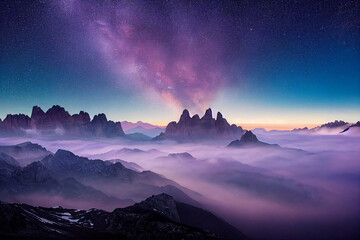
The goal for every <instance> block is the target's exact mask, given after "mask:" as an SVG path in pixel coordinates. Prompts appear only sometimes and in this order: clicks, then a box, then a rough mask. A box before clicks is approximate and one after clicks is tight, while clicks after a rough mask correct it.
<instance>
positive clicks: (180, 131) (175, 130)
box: [155, 108, 244, 141]
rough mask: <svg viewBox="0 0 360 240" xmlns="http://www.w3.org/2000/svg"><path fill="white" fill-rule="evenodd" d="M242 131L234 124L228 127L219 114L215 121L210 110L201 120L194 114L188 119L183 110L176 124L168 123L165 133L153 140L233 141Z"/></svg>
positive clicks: (187, 112)
mask: <svg viewBox="0 0 360 240" xmlns="http://www.w3.org/2000/svg"><path fill="white" fill-rule="evenodd" d="M243 133H244V130H243V129H242V128H241V127H238V126H236V125H235V124H232V125H230V124H229V123H228V122H227V121H226V119H225V118H223V116H222V114H221V113H220V112H218V113H217V116H216V119H215V118H213V117H212V110H211V109H210V108H209V109H207V110H206V112H205V114H204V116H203V117H202V118H200V117H199V115H197V114H195V115H194V116H192V117H190V114H189V111H188V110H186V109H185V110H184V111H183V113H182V115H181V117H180V119H179V121H178V122H170V123H169V124H168V125H167V127H166V129H165V133H163V134H160V135H159V136H158V137H156V138H155V140H165V139H171V140H179V141H188V140H199V139H201V140H209V139H211V140H214V139H234V138H237V137H240V136H242V134H243Z"/></svg>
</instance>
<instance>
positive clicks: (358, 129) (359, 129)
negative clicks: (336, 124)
mask: <svg viewBox="0 0 360 240" xmlns="http://www.w3.org/2000/svg"><path fill="white" fill-rule="evenodd" d="M340 133H346V134H350V135H360V121H358V122H357V123H355V124H352V125H350V126H349V127H347V128H345V129H344V130H343V131H341V132H340Z"/></svg>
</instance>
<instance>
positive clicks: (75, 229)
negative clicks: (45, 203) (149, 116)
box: [0, 194, 245, 240]
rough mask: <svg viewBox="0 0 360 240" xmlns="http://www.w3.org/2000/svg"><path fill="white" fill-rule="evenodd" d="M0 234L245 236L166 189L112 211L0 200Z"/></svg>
mask: <svg viewBox="0 0 360 240" xmlns="http://www.w3.org/2000/svg"><path fill="white" fill-rule="evenodd" d="M190 216H192V218H191V217H190ZM209 231H210V232H209ZM212 231H214V232H212ZM0 236H1V238H2V239H59V240H60V239H220V237H222V238H223V237H224V236H225V237H226V236H230V238H229V239H245V236H244V235H243V234H242V233H241V232H240V231H239V230H237V229H236V228H234V227H232V226H231V225H230V224H228V223H226V222H225V221H223V220H221V219H219V218H217V217H216V216H215V215H213V214H211V213H210V212H207V211H205V210H203V209H199V208H196V207H193V206H191V205H187V204H183V203H179V202H176V201H175V200H174V199H173V198H172V197H171V196H169V195H166V194H160V195H156V196H152V197H150V198H148V199H146V200H145V201H142V202H140V203H138V204H135V205H134V206H131V207H127V208H117V209H115V210H114V211H112V212H106V211H102V210H97V209H91V210H88V211H85V210H75V209H64V208H62V207H54V208H44V207H33V206H30V205H26V204H10V203H5V202H0Z"/></svg>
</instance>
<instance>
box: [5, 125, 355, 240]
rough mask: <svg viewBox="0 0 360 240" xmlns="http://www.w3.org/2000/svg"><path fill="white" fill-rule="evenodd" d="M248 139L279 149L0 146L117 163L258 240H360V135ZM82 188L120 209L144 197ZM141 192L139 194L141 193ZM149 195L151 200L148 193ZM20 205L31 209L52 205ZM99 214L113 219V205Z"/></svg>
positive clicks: (52, 142)
mask: <svg viewBox="0 0 360 240" xmlns="http://www.w3.org/2000/svg"><path fill="white" fill-rule="evenodd" d="M252 132H253V133H254V134H256V136H257V138H258V139H259V140H260V141H263V142H266V143H270V144H277V145H269V146H256V145H255V146H245V147H241V148H230V147H227V145H228V144H229V141H227V140H211V139H207V140H206V141H193V142H180V143H179V142H175V141H171V140H164V141H132V140H127V139H122V138H116V139H115V138H107V139H104V138H98V139H97V138H87V139H86V138H83V139H73V140H71V139H60V140H59V139H56V138H50V137H49V138H46V137H37V138H34V137H31V138H29V137H2V138H0V145H1V146H5V145H16V144H19V143H23V142H26V141H30V142H32V143H37V144H39V145H41V146H43V147H45V148H46V149H47V150H48V151H50V152H52V153H55V152H57V151H58V149H64V150H68V151H71V152H72V153H74V154H76V155H78V156H83V157H87V158H89V159H101V160H106V161H111V162H112V163H115V162H120V163H122V164H123V165H124V166H125V167H127V168H129V169H133V170H134V171H136V172H142V171H144V170H151V171H152V172H155V173H158V174H160V175H161V176H162V177H164V178H166V179H169V181H175V182H176V184H179V185H180V186H181V190H182V191H183V192H185V193H186V194H187V196H189V197H190V198H191V199H192V200H194V203H196V204H198V206H201V207H202V208H204V209H207V210H209V211H211V212H213V213H215V214H216V215H217V216H219V217H220V218H222V219H224V220H226V221H227V222H229V223H231V224H232V225H234V226H235V227H237V228H239V229H241V231H243V232H244V233H245V234H246V235H248V236H250V237H252V238H255V239H281V238H286V239H289V238H291V239H304V238H307V239H338V238H339V237H340V236H341V237H342V238H343V237H345V238H346V237H349V238H351V237H353V236H356V235H358V234H359V230H358V227H359V221H360V206H359V204H358V203H359V202H360V187H359V184H360V148H359V146H360V137H359V136H358V135H339V134H337V135H330V134H327V135H325V134H318V133H314V132H307V131H265V130H263V129H255V130H253V131H252ZM26 164H28V163H26ZM26 164H24V165H26ZM20 165H21V162H20ZM83 183H85V184H86V185H89V186H91V187H93V188H94V189H97V190H100V191H102V192H104V193H105V194H106V195H107V196H109V197H114V198H117V199H128V200H129V203H127V202H126V201H125V202H123V206H126V205H131V203H132V201H133V202H139V201H141V200H142V199H143V198H144V196H145V197H146V195H147V193H146V192H143V193H142V194H138V193H137V192H136V191H135V190H134V187H132V188H131V190H130V189H127V187H126V186H125V185H121V184H117V183H116V182H113V183H112V184H109V183H107V184H102V183H101V182H92V181H91V179H90V180H84V182H83ZM138 191H143V189H142V188H141V187H140V185H139V189H138ZM148 194H149V196H151V191H149V193H148ZM24 199H25V201H30V202H29V203H30V204H32V205H35V206H36V205H49V204H53V203H54V202H56V201H48V199H46V201H41V200H40V199H41V198H40V197H39V198H33V199H26V198H24ZM34 199H36V200H34ZM36 201H38V202H36ZM61 201H63V203H64V204H65V203H66V201H64V199H62V200H61ZM67 204H68V205H67V207H73V208H81V207H82V208H83V209H84V208H90V207H91V206H90V205H86V204H83V205H82V204H80V203H79V204H77V205H76V204H75V203H73V205H72V202H71V201H69V202H68V203H67ZM97 206H98V207H101V208H103V209H105V210H109V211H111V210H113V209H114V208H115V207H116V204H105V205H97ZM48 207H51V206H48ZM260 229H261V231H259V230H260Z"/></svg>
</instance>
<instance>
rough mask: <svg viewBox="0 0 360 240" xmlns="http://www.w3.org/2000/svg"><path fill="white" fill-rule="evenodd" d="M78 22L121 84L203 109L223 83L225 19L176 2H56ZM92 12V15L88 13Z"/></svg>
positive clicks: (180, 104)
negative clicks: (82, 25) (153, 92)
mask: <svg viewBox="0 0 360 240" xmlns="http://www.w3.org/2000/svg"><path fill="white" fill-rule="evenodd" d="M60 7H62V10H64V11H65V13H66V14H65V16H67V17H69V16H72V17H74V18H77V19H79V20H80V21H82V22H83V23H84V25H85V26H86V27H87V28H88V33H89V36H90V37H91V38H92V39H93V40H94V44H95V45H96V46H97V48H98V50H99V51H100V52H101V54H102V57H103V58H104V61H105V62H106V64H107V65H108V66H109V67H110V68H111V69H112V71H114V73H116V74H118V75H119V78H118V79H119V81H122V83H123V84H124V83H125V84H126V85H129V86H135V87H141V88H143V89H147V90H151V91H155V92H157V93H158V94H159V95H160V96H161V97H162V98H163V99H164V100H166V101H170V103H175V104H177V105H179V106H182V107H190V108H197V109H203V108H205V107H206V106H208V104H209V102H210V101H211V100H212V99H213V98H214V97H215V95H216V92H217V91H218V90H219V89H220V88H221V86H223V85H224V83H225V82H226V80H227V79H226V77H225V75H224V66H223V57H224V51H225V48H224V42H225V41H226V38H225V36H224V34H223V33H224V31H222V29H224V28H225V27H226V26H225V20H226V19H225V18H224V17H219V16H217V15H216V14H215V13H210V14H206V15H204V14H200V12H199V11H202V10H201V9H197V10H194V8H191V7H190V8H189V7H186V6H185V7H182V8H180V3H168V4H167V3H163V4H159V5H157V4H152V5H149V4H144V2H142V3H140V2H121V3H119V2H117V3H114V2H113V3H108V4H101V5H97V4H93V3H92V4H89V3H86V1H83V2H82V1H70V2H61V3H60ZM94 8H96V9H97V14H96V15H94V14H93V13H94V11H93V10H94Z"/></svg>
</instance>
